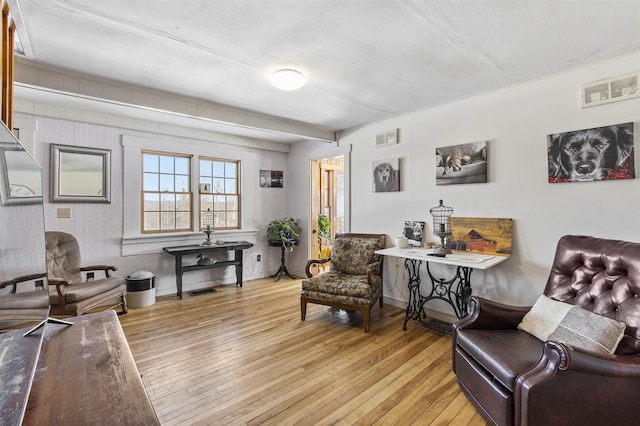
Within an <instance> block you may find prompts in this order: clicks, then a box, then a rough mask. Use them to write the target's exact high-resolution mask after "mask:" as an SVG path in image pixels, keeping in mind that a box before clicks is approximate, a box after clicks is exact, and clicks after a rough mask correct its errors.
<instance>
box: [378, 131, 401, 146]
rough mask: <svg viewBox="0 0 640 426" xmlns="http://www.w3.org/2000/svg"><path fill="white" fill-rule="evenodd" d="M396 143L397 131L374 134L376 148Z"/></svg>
mask: <svg viewBox="0 0 640 426" xmlns="http://www.w3.org/2000/svg"><path fill="white" fill-rule="evenodd" d="M397 143H398V129H393V130H387V131H385V132H380V133H376V148H378V147H381V146H387V145H395V144H397Z"/></svg>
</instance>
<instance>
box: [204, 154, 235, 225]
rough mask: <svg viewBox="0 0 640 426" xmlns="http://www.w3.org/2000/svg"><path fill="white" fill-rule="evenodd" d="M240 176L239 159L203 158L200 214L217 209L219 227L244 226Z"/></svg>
mask: <svg viewBox="0 0 640 426" xmlns="http://www.w3.org/2000/svg"><path fill="white" fill-rule="evenodd" d="M239 176H240V162H239V161H237V160H224V159H220V158H207V157H200V178H199V183H200V217H202V214H203V213H205V212H206V211H207V209H209V210H210V211H211V212H213V216H214V227H215V229H239V228H240V190H239V188H240V185H239V180H240V179H239ZM200 227H201V228H202V220H200Z"/></svg>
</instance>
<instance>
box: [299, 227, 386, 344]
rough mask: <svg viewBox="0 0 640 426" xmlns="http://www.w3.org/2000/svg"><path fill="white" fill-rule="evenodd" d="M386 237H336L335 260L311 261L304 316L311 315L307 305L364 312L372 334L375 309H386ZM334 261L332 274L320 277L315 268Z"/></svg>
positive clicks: (302, 296)
mask: <svg viewBox="0 0 640 426" xmlns="http://www.w3.org/2000/svg"><path fill="white" fill-rule="evenodd" d="M385 238H386V236H385V235H384V234H336V236H335V238H334V240H333V246H332V249H331V257H330V258H327V259H312V260H309V261H308V262H307V267H306V274H307V277H308V278H307V279H304V280H302V292H301V293H300V316H301V319H302V321H304V320H305V318H306V315H307V303H317V304H320V305H328V306H333V307H336V308H339V309H345V310H353V311H360V312H362V313H363V323H364V332H365V333H368V332H369V323H370V316H371V314H370V312H371V307H372V306H373V305H375V304H376V302H379V303H380V307H382V265H383V262H382V258H381V256H380V255H378V254H375V251H376V250H380V249H383V248H384V245H385ZM329 261H331V264H330V266H329V271H327V272H323V273H321V274H320V275H318V276H317V277H313V276H312V274H311V266H313V265H315V264H323V263H327V262H329Z"/></svg>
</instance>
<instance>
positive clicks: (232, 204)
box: [225, 195, 238, 211]
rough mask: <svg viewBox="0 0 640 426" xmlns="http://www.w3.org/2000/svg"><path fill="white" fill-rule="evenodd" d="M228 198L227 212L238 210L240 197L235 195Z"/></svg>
mask: <svg viewBox="0 0 640 426" xmlns="http://www.w3.org/2000/svg"><path fill="white" fill-rule="evenodd" d="M225 198H226V202H227V210H235V211H237V210H238V197H237V196H234V195H228V196H227V197H225Z"/></svg>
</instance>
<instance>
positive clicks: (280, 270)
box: [271, 245, 296, 282]
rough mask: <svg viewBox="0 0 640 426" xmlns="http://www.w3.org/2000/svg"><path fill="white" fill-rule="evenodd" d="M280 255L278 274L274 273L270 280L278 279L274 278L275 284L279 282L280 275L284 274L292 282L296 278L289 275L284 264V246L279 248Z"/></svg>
mask: <svg viewBox="0 0 640 426" xmlns="http://www.w3.org/2000/svg"><path fill="white" fill-rule="evenodd" d="M280 250H282V251H281V254H280V268H279V269H278V272H276V273H275V274H273V275H271V278H273V277H278V278H276V282H278V281H280V278H282V274H286V275H287V276H288V277H289V278H291V279H292V280H295V279H296V277H294V276H293V275H291V274H290V273H289V271H287V267H286V266H285V264H284V252H285V250H284V245H282V246H281V247H280Z"/></svg>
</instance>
